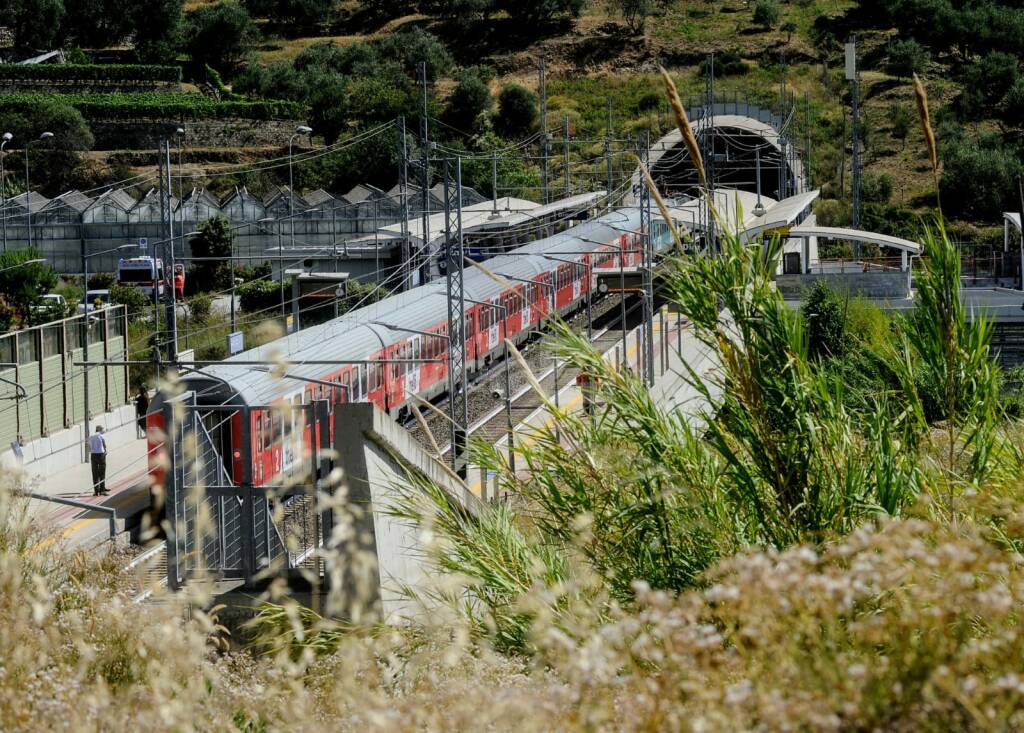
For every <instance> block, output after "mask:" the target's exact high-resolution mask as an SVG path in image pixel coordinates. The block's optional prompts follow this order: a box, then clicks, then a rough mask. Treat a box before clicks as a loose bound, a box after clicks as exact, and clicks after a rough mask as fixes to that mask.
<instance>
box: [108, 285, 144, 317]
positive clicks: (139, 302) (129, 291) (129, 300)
mask: <svg viewBox="0 0 1024 733" xmlns="http://www.w3.org/2000/svg"><path fill="white" fill-rule="evenodd" d="M110 302H111V303H116V304H120V305H124V306H127V310H128V317H129V318H130V319H131V318H138V317H139V316H148V315H149V314H150V313H151V312H152V309H153V301H152V300H151V299H150V298H147V297H146V294H145V293H143V292H142V290H140V289H139V288H135V287H125V286H123V285H112V286H111V287H110Z"/></svg>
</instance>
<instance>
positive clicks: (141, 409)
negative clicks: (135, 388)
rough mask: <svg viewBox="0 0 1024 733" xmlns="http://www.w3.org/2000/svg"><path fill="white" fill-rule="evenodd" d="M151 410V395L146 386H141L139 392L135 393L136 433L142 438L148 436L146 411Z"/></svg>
mask: <svg viewBox="0 0 1024 733" xmlns="http://www.w3.org/2000/svg"><path fill="white" fill-rule="evenodd" d="M148 412H149V395H147V394H146V388H145V387H139V393H138V394H137V395H135V427H136V431H135V434H136V435H138V436H139V437H140V438H145V437H146V413H148Z"/></svg>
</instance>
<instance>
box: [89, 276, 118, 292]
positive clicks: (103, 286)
mask: <svg viewBox="0 0 1024 733" xmlns="http://www.w3.org/2000/svg"><path fill="white" fill-rule="evenodd" d="M115 282H117V277H116V276H115V275H114V273H112V272H94V273H92V274H91V275H89V290H107V289H109V288H111V287H112V286H113V285H114V283H115Z"/></svg>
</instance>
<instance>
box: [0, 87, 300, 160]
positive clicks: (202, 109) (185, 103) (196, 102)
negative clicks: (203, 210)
mask: <svg viewBox="0 0 1024 733" xmlns="http://www.w3.org/2000/svg"><path fill="white" fill-rule="evenodd" d="M59 100H60V106H62V107H67V106H70V107H74V108H75V109H76V110H78V111H79V112H81V114H82V115H84V116H87V117H89V118H90V119H134V118H145V119H157V120H167V119H216V118H219V117H242V118H247V119H257V120H262V119H272V118H275V117H284V118H288V119H295V118H298V117H301V116H302V107H301V106H300V105H298V104H296V103H294V102H290V101H281V100H270V99H267V100H258V101H252V100H245V101H224V100H216V99H212V98H210V97H204V96H202V95H200V94H177V93H171V92H135V93H124V94H61V95H60V97H59ZM42 104H57V103H56V102H54V100H53V97H52V96H51V95H45V94H2V95H0V114H5V115H7V114H22V113H23V112H24V110H25V109H26V108H33V107H37V106H39V105H42ZM90 140H91V137H90ZM55 144H65V143H62V142H61V141H58V142H57V143H55ZM91 145H92V143H91V142H90V143H89V146H91ZM86 147H88V146H86Z"/></svg>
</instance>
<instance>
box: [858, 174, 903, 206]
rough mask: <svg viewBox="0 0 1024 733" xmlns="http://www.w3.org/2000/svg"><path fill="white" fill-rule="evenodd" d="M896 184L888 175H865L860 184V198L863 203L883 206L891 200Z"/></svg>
mask: <svg viewBox="0 0 1024 733" xmlns="http://www.w3.org/2000/svg"><path fill="white" fill-rule="evenodd" d="M895 185H896V183H895V181H893V179H892V176H890V175H889V174H888V173H883V174H881V175H878V176H876V175H866V176H864V177H863V178H862V179H861V182H860V197H861V200H862V201H864V202H865V203H873V204H885V203H888V202H889V199H891V198H892V190H893V188H894V187H895Z"/></svg>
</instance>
